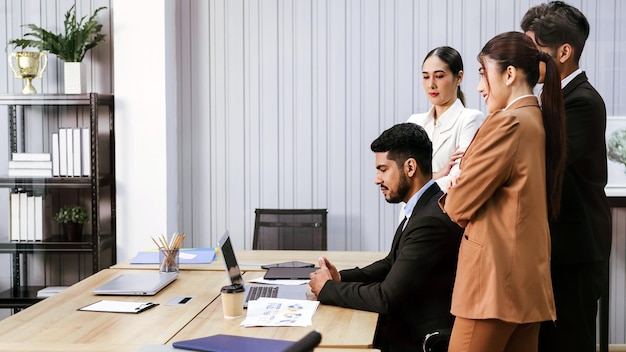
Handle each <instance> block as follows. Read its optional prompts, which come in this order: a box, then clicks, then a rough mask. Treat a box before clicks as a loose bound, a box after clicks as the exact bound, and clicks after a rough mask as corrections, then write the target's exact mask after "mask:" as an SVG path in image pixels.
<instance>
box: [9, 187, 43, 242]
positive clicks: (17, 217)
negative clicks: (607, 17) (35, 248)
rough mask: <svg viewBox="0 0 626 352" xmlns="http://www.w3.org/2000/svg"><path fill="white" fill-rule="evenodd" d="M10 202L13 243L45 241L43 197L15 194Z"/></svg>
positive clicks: (12, 194) (21, 193)
mask: <svg viewBox="0 0 626 352" xmlns="http://www.w3.org/2000/svg"><path fill="white" fill-rule="evenodd" d="M9 201H10V209H11V221H10V227H11V228H10V234H11V241H31V242H32V241H43V212H44V209H43V196H41V195H30V194H28V193H27V192H15V193H11V194H10V196H9Z"/></svg>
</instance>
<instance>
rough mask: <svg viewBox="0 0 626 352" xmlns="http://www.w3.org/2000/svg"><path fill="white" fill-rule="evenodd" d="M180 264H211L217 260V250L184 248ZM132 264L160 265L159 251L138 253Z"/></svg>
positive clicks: (179, 260) (181, 251)
mask: <svg viewBox="0 0 626 352" xmlns="http://www.w3.org/2000/svg"><path fill="white" fill-rule="evenodd" d="M178 256H179V258H178V262H179V263H180V264H211V263H212V262H213V261H214V260H215V248H183V249H181V250H180V253H179V254H178ZM130 263H131V264H159V251H158V250H156V249H155V250H153V251H142V252H138V253H137V255H136V256H135V258H133V259H132V260H131V261H130Z"/></svg>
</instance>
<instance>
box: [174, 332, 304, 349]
mask: <svg viewBox="0 0 626 352" xmlns="http://www.w3.org/2000/svg"><path fill="white" fill-rule="evenodd" d="M293 344H294V342H293V341H286V340H274V339H262V338H258V337H245V336H235V335H223V334H219V335H213V336H208V337H201V338H198V339H192V340H184V341H178V342H174V343H173V344H172V346H174V347H175V348H182V349H185V350H192V351H207V352H280V351H284V350H285V349H286V348H288V347H290V346H291V345H293Z"/></svg>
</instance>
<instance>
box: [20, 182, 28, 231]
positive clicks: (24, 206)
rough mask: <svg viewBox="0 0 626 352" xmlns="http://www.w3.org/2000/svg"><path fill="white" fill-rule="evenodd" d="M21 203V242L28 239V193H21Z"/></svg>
mask: <svg viewBox="0 0 626 352" xmlns="http://www.w3.org/2000/svg"><path fill="white" fill-rule="evenodd" d="M19 195H20V197H19V202H20V205H19V207H20V241H25V240H26V239H27V238H28V232H27V231H28V194H27V193H26V192H20V193H19Z"/></svg>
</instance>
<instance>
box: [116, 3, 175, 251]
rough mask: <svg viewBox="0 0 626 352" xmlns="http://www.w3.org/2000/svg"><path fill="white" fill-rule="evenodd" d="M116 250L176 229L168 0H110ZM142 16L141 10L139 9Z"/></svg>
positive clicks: (137, 246) (170, 6) (172, 49)
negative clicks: (112, 31)
mask: <svg viewBox="0 0 626 352" xmlns="http://www.w3.org/2000/svg"><path fill="white" fill-rule="evenodd" d="M112 6H113V19H114V21H113V28H114V29H115V44H114V52H115V62H114V73H115V74H114V82H115V84H114V90H113V94H114V95H115V104H116V115H115V120H116V122H115V123H116V126H115V127H116V131H115V132H116V133H115V138H116V150H117V154H116V181H117V250H118V252H117V255H118V258H119V259H120V260H124V259H127V258H131V257H133V256H134V255H135V254H136V252H137V251H138V250H140V249H146V248H151V247H152V246H153V244H152V241H151V240H150V236H152V235H158V234H162V233H164V234H169V235H171V233H173V232H174V231H175V230H176V223H175V222H176V207H177V199H176V193H177V191H176V187H177V182H176V174H177V171H178V168H177V167H176V155H177V153H176V143H177V142H176V140H177V138H176V114H175V111H176V105H175V100H176V91H175V88H176V86H177V85H176V82H175V77H176V76H175V74H173V73H172V72H174V73H175V72H176V71H175V67H176V66H175V64H174V63H173V62H172V61H173V58H172V57H173V55H174V53H175V47H174V45H175V43H174V39H173V38H174V37H173V33H174V29H173V23H174V13H175V11H174V3H173V2H172V1H165V0H159V1H155V0H134V1H126V0H115V1H114V2H113V5H112ZM139 14H140V15H139Z"/></svg>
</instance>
